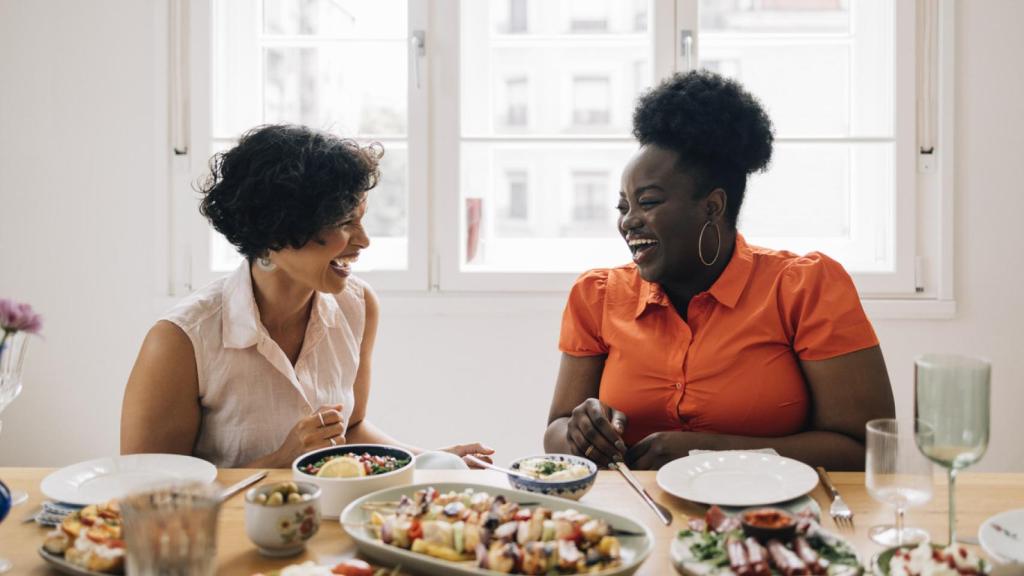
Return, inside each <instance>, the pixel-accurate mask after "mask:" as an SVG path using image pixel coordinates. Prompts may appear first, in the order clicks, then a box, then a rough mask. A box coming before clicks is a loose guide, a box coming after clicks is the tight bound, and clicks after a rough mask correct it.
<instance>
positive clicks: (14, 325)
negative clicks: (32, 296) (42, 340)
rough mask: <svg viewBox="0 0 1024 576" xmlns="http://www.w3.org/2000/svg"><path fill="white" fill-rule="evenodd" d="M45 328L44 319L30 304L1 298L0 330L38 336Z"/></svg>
mask: <svg viewBox="0 0 1024 576" xmlns="http://www.w3.org/2000/svg"><path fill="white" fill-rule="evenodd" d="M42 327H43V318H42V316H40V315H39V314H36V313H35V311H34V310H32V307H31V306H29V305H28V304H24V303H19V302H15V301H14V300H8V299H6V298H0V328H2V329H3V331H4V332H20V331H24V332H28V333H29V334H37V333H38V332H39V330H40V329H42Z"/></svg>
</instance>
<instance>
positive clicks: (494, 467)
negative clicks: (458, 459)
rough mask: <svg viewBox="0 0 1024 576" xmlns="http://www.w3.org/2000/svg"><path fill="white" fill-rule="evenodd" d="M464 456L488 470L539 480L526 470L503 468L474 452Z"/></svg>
mask: <svg viewBox="0 0 1024 576" xmlns="http://www.w3.org/2000/svg"><path fill="white" fill-rule="evenodd" d="M464 458H465V459H466V460H469V461H470V462H472V463H473V464H476V465H477V466H479V467H481V468H487V469H488V470H494V471H495V472H501V473H502V474H508V475H509V476H517V477H519V478H525V479H527V480H534V481H536V480H537V478H535V477H533V476H530V475H529V474H527V473H525V472H519V471H516V470H510V469H508V468H502V467H501V466H497V465H494V464H491V463H490V462H488V461H486V460H481V459H480V458H477V457H476V456H473V455H472V454H466V455H465V456H464Z"/></svg>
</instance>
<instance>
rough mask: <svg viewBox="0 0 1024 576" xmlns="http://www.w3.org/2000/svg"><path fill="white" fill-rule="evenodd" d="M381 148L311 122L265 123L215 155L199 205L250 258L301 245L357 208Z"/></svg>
mask: <svg viewBox="0 0 1024 576" xmlns="http://www.w3.org/2000/svg"><path fill="white" fill-rule="evenodd" d="M383 153H384V152H383V149H382V148H381V146H380V145H379V144H371V145H369V146H360V145H359V143H357V142H356V141H354V140H348V139H343V138H339V137H337V136H333V135H331V134H327V133H324V132H319V131H316V130H311V129H310V128H307V127H305V126H297V125H291V124H274V125H267V126H259V127H257V128H254V129H252V130H250V131H249V132H247V133H245V134H244V135H243V136H242V138H241V139H240V140H239V142H238V145H236V146H235V147H234V148H232V149H230V150H228V151H226V152H220V153H218V154H216V155H214V157H213V158H212V159H211V160H210V172H211V174H210V177H209V178H208V179H207V180H206V181H205V182H204V183H203V184H202V185H200V186H199V192H200V193H202V194H203V200H202V203H201V204H200V206H199V211H200V212H201V213H202V214H203V216H206V218H207V219H208V220H209V221H210V224H212V225H213V227H214V228H215V229H216V230H217V231H218V232H220V233H221V234H223V235H224V237H225V238H227V240H228V242H230V243H231V244H233V245H234V246H235V247H236V248H238V251H239V252H240V253H241V254H242V255H243V256H245V257H246V258H247V259H248V260H249V261H252V260H253V259H255V258H258V257H260V256H263V255H265V254H266V253H267V252H268V251H271V250H280V249H282V248H301V247H302V246H305V245H306V243H308V242H309V241H310V240H317V241H319V240H320V234H321V233H322V232H323V231H325V230H327V229H329V228H331V227H333V226H336V225H338V224H340V223H341V222H342V221H343V220H345V219H346V218H348V217H349V216H350V215H351V214H352V213H353V212H354V211H355V210H356V208H357V207H358V206H359V204H360V203H361V202H362V201H363V199H364V198H365V196H366V192H367V191H368V190H370V189H372V188H373V187H374V186H376V185H377V181H378V180H379V178H380V172H379V170H378V163H379V161H380V158H381V156H382V155H383Z"/></svg>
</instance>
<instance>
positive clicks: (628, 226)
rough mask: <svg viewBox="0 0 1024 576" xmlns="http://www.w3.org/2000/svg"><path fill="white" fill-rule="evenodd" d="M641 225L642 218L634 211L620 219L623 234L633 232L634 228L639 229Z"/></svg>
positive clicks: (620, 229) (629, 211)
mask: <svg viewBox="0 0 1024 576" xmlns="http://www.w3.org/2000/svg"><path fill="white" fill-rule="evenodd" d="M640 225H641V222H640V217H639V216H638V215H637V214H636V211H634V210H632V209H630V210H628V211H627V212H626V213H625V214H623V215H622V216H620V217H619V231H620V232H622V233H623V234H625V233H626V232H628V231H630V230H633V229H634V228H639V227H640Z"/></svg>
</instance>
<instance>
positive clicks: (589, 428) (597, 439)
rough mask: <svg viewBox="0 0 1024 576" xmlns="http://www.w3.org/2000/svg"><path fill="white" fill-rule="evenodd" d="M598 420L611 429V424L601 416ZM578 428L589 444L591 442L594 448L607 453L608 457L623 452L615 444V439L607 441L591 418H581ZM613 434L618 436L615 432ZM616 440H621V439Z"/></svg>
mask: <svg viewBox="0 0 1024 576" xmlns="http://www.w3.org/2000/svg"><path fill="white" fill-rule="evenodd" d="M600 420H601V422H603V423H604V425H605V426H606V427H608V429H609V430H610V429H611V424H610V423H609V422H608V421H607V420H605V419H604V418H603V417H601V419H600ZM580 430H581V431H582V432H583V435H584V437H586V439H587V442H588V443H589V444H592V445H593V446H594V448H595V449H597V450H600V451H601V452H603V453H604V454H607V455H608V457H609V458H611V457H612V456H614V455H616V454H621V453H623V452H625V450H624V449H623V450H619V448H618V446H616V445H615V440H611V441H609V440H608V438H607V437H606V436H605V435H604V434H603V433H601V431H600V430H599V429H598V428H597V426H596V425H595V423H594V421H593V420H589V419H583V421H582V422H580ZM611 433H612V434H615V431H614V430H612V432H611ZM615 436H616V437H618V435H617V434H616V435H615ZM618 441H619V442H622V440H621V439H619V440H618ZM623 447H625V445H623Z"/></svg>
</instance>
